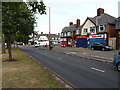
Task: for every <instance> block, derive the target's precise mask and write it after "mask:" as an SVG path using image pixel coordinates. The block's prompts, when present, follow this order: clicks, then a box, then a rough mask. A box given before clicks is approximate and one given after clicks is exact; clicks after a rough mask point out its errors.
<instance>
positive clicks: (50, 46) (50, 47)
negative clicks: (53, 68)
mask: <svg viewBox="0 0 120 90" xmlns="http://www.w3.org/2000/svg"><path fill="white" fill-rule="evenodd" d="M52 48H53V45H52V43H51V42H50V44H49V49H50V50H52Z"/></svg>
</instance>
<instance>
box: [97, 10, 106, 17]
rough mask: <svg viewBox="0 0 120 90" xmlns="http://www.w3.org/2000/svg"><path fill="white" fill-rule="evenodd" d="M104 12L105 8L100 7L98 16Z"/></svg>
mask: <svg viewBox="0 0 120 90" xmlns="http://www.w3.org/2000/svg"><path fill="white" fill-rule="evenodd" d="M102 14H104V9H103V8H98V9H97V16H100V15H102Z"/></svg>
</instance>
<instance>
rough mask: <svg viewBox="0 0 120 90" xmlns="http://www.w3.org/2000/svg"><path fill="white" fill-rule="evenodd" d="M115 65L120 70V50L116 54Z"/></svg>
mask: <svg viewBox="0 0 120 90" xmlns="http://www.w3.org/2000/svg"><path fill="white" fill-rule="evenodd" d="M113 65H114V66H116V67H117V70H118V71H120V50H119V51H118V52H117V53H116V54H115V55H114V61H113Z"/></svg>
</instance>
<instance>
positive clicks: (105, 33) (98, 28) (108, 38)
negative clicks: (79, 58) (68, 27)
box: [81, 8, 117, 49]
mask: <svg viewBox="0 0 120 90" xmlns="http://www.w3.org/2000/svg"><path fill="white" fill-rule="evenodd" d="M115 20H116V18H115V17H113V16H111V15H109V14H107V13H104V9H103V8H98V9H97V16H95V17H93V18H91V17H88V18H87V19H86V20H85V22H84V24H83V26H82V28H81V36H83V37H85V38H87V39H86V40H85V41H84V42H86V43H85V45H86V44H87V40H88V44H89V46H91V45H92V44H93V43H95V42H101V43H106V44H107V45H111V46H112V47H113V48H114V49H116V35H117V31H116V29H115ZM85 35H86V36H85ZM81 43H82V42H81Z"/></svg>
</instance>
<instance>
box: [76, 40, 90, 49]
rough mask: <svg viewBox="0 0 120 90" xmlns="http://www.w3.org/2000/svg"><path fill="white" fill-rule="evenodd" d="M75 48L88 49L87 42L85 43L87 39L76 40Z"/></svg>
mask: <svg viewBox="0 0 120 90" xmlns="http://www.w3.org/2000/svg"><path fill="white" fill-rule="evenodd" d="M76 47H83V48H87V47H88V41H87V39H86V38H82V39H77V44H76Z"/></svg>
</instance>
